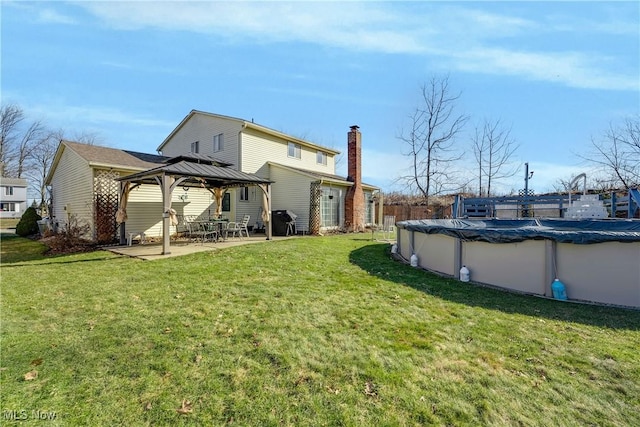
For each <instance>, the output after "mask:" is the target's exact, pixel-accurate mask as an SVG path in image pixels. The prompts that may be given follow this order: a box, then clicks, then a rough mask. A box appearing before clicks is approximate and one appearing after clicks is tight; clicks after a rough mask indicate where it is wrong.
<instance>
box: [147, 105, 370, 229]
mask: <svg viewBox="0 0 640 427" xmlns="http://www.w3.org/2000/svg"><path fill="white" fill-rule="evenodd" d="M360 138H361V136H360V132H359V131H358V127H357V126H352V128H351V130H350V132H349V133H348V137H347V139H348V140H347V143H348V145H349V144H351V145H349V147H348V155H349V159H348V166H349V176H348V177H341V176H338V175H337V174H336V156H337V155H338V154H340V152H339V151H337V150H334V149H331V148H327V147H323V146H320V145H317V144H314V143H311V142H309V141H305V140H303V139H300V138H296V137H294V136H291V135H287V134H284V133H282V132H279V131H276V130H273V129H270V128H268V127H265V126H262V125H259V124H256V123H254V122H253V121H247V120H242V119H238V118H233V117H228V116H223V115H219V114H212V113H207V112H203V111H196V110H193V111H191V112H190V113H189V114H188V115H187V116H186V117H185V118H184V119H183V120H182V121H181V122H180V124H179V125H178V126H177V127H176V128H175V129H174V130H173V131H172V132H171V133H170V134H169V136H167V138H166V139H165V140H164V141H163V142H162V144H160V146H159V147H158V149H157V150H158V152H159V153H161V154H162V155H163V156H168V157H171V156H176V155H179V154H182V153H185V152H192V153H200V154H206V155H211V156H214V157H215V158H217V159H220V160H222V161H226V162H229V163H230V164H232V165H233V167H234V168H236V169H237V170H239V171H242V172H247V173H253V174H256V175H258V176H261V177H264V178H266V179H269V180H271V181H273V183H274V184H273V185H272V200H271V207H272V209H273V210H289V211H292V212H293V213H295V214H296V215H297V219H296V228H297V229H298V230H301V229H306V230H309V231H311V232H322V231H325V230H331V229H348V230H362V229H363V228H364V226H365V225H367V224H372V223H375V213H374V211H375V203H373V202H374V193H376V192H377V191H379V189H378V188H377V187H375V186H372V185H367V184H363V183H362V182H361V147H360V144H361V141H360ZM356 145H357V146H356ZM352 146H353V147H352ZM350 190H351V192H352V193H354V194H356V204H357V205H358V206H357V209H356V210H354V209H352V208H350V207H351V206H352V205H353V196H350V194H349V193H350ZM354 190H355V191H354ZM232 202H233V206H234V213H235V215H236V216H241V215H244V214H248V215H251V217H252V218H254V219H256V220H257V219H259V218H260V210H261V206H262V204H261V198H260V192H259V190H256V189H255V188H249V187H244V188H240V189H239V190H237V191H236V192H235V194H233V201H232ZM354 214H355V217H354Z"/></svg>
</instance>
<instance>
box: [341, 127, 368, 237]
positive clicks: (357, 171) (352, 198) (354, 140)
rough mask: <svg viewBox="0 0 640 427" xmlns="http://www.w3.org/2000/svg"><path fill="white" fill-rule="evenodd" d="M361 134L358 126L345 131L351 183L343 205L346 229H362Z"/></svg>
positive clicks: (348, 178) (363, 211) (363, 210)
mask: <svg viewBox="0 0 640 427" xmlns="http://www.w3.org/2000/svg"><path fill="white" fill-rule="evenodd" d="M361 139H362V135H361V133H360V131H359V130H358V126H356V125H354V126H351V130H350V131H349V133H347V156H348V160H347V162H348V166H347V173H348V174H349V176H348V177H347V181H351V182H353V185H352V186H351V187H349V189H348V190H347V194H346V197H345V206H344V214H345V215H344V225H345V228H346V229H347V231H364V213H365V206H364V192H363V191H362V142H361Z"/></svg>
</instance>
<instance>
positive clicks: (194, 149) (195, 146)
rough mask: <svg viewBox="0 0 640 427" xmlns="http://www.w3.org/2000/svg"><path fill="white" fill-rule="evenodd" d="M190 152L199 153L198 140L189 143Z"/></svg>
mask: <svg viewBox="0 0 640 427" xmlns="http://www.w3.org/2000/svg"><path fill="white" fill-rule="evenodd" d="M191 152H192V153H199V152H200V141H196V142H192V143H191Z"/></svg>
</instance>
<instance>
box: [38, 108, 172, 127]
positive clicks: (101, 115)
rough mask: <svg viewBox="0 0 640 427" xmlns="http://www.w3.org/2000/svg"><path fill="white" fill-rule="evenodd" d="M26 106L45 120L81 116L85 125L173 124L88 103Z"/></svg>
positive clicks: (161, 125)
mask: <svg viewBox="0 0 640 427" xmlns="http://www.w3.org/2000/svg"><path fill="white" fill-rule="evenodd" d="M26 108H27V109H28V111H29V112H30V113H31V114H34V115H36V116H39V117H44V118H45V120H46V121H47V122H49V121H51V122H54V123H62V124H64V123H66V122H67V121H68V120H69V119H70V118H74V122H75V123H77V122H78V120H76V119H75V118H77V117H82V120H80V122H84V123H85V125H87V126H96V125H112V124H117V125H120V126H142V127H162V128H165V129H172V128H173V127H174V126H175V123H174V122H173V121H165V120H159V119H156V118H153V117H148V116H139V115H138V116H136V115H135V114H132V113H131V112H129V111H124V110H121V109H116V108H110V107H102V106H89V105H66V104H62V103H60V102H54V103H52V104H37V105H27V106H26Z"/></svg>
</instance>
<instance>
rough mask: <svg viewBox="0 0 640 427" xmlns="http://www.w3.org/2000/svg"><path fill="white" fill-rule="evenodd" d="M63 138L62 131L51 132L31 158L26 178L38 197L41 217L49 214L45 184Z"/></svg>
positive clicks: (36, 198)
mask: <svg viewBox="0 0 640 427" xmlns="http://www.w3.org/2000/svg"><path fill="white" fill-rule="evenodd" d="M63 136H64V133H63V131H61V130H58V131H53V132H49V134H48V135H47V137H46V138H44V139H43V140H42V141H41V142H40V144H38V146H37V147H36V149H35V150H33V152H32V153H31V156H30V158H29V167H28V172H27V174H26V177H27V178H28V180H29V187H30V188H31V189H32V190H33V193H34V194H36V195H37V196H36V197H34V199H35V200H38V202H36V204H37V206H38V208H40V209H41V210H42V214H41V215H43V216H44V215H46V214H47V213H48V212H46V211H47V206H48V203H49V194H48V191H47V186H46V184H45V182H46V179H47V175H48V174H49V171H50V170H51V166H52V164H53V159H54V157H55V155H56V150H57V148H58V144H59V143H60V140H61V139H63ZM35 200H34V202H35Z"/></svg>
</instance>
